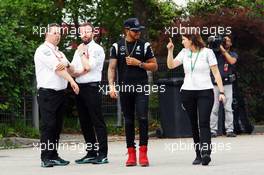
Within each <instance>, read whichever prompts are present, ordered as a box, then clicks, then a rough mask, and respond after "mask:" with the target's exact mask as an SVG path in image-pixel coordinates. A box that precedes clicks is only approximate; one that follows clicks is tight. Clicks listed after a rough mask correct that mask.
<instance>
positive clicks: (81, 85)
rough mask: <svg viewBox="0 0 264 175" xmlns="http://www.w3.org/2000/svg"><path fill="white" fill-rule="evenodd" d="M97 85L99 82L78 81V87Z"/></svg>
mask: <svg viewBox="0 0 264 175" xmlns="http://www.w3.org/2000/svg"><path fill="white" fill-rule="evenodd" d="M99 85H100V82H91V83H78V86H79V87H80V88H82V87H98V86H99Z"/></svg>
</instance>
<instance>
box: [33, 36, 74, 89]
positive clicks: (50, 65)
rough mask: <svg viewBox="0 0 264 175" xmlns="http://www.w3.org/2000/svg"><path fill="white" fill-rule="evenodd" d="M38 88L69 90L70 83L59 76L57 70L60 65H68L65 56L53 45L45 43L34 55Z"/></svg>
mask: <svg viewBox="0 0 264 175" xmlns="http://www.w3.org/2000/svg"><path fill="white" fill-rule="evenodd" d="M34 62H35V73H36V78H37V88H38V89H39V88H41V87H42V88H48V89H54V90H63V89H66V88H67V84H68V81H67V80H65V79H64V78H62V77H61V76H59V75H57V74H56V72H55V70H56V66H57V65H58V64H59V63H64V64H67V63H68V62H69V61H68V60H67V58H66V57H65V55H64V54H63V53H62V52H61V51H59V50H58V47H55V46H54V45H53V44H51V43H49V42H47V41H45V42H44V43H43V44H41V45H40V46H39V47H38V48H37V50H36V52H35V55H34Z"/></svg>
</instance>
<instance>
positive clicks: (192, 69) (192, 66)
mask: <svg viewBox="0 0 264 175" xmlns="http://www.w3.org/2000/svg"><path fill="white" fill-rule="evenodd" d="M199 53H200V50H199V51H198V53H197V55H196V58H195V60H194V63H193V61H192V51H191V56H190V58H191V72H192V73H193V71H194V68H195V65H196V62H197V59H198V56H199Z"/></svg>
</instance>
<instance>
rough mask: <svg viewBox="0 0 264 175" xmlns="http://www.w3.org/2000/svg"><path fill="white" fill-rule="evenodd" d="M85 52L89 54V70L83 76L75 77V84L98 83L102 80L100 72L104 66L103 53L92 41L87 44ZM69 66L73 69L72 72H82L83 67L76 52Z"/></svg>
mask: <svg viewBox="0 0 264 175" xmlns="http://www.w3.org/2000/svg"><path fill="white" fill-rule="evenodd" d="M87 51H88V54H89V61H88V62H89V65H90V70H89V72H87V73H86V74H84V75H81V76H79V77H77V78H76V79H75V80H76V82H77V83H91V82H99V81H101V79H102V70H103V66H104V60H105V53H104V49H103V48H102V47H101V46H100V45H99V44H97V43H95V42H94V41H93V40H92V41H91V42H90V43H89V44H87ZM71 66H73V67H74V70H76V71H80V70H83V65H82V61H81V57H80V53H79V51H78V50H76V51H75V53H74V56H73V60H72V62H71Z"/></svg>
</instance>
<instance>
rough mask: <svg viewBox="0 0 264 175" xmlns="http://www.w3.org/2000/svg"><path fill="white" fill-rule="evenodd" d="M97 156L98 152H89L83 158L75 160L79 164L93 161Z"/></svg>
mask: <svg viewBox="0 0 264 175" xmlns="http://www.w3.org/2000/svg"><path fill="white" fill-rule="evenodd" d="M95 158H96V154H87V155H86V156H84V157H83V158H81V159H77V160H75V163H77V164H86V163H93V161H94V159H95Z"/></svg>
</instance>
